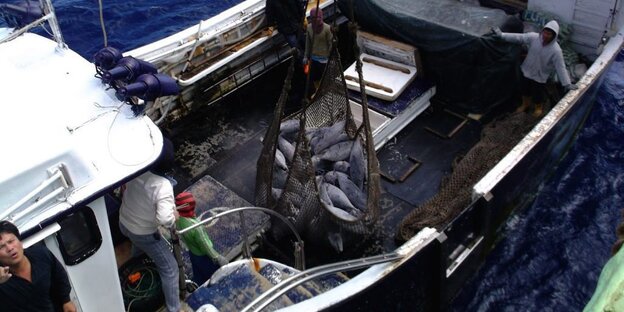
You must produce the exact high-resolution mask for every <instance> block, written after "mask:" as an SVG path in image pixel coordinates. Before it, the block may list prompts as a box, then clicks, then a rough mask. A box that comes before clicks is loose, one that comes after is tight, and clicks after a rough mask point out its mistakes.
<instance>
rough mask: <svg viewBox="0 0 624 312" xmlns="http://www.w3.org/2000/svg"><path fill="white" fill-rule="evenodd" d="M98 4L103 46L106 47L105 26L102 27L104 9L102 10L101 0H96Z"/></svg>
mask: <svg viewBox="0 0 624 312" xmlns="http://www.w3.org/2000/svg"><path fill="white" fill-rule="evenodd" d="M98 4H99V6H100V26H101V27H102V35H103V36H104V46H105V47H108V38H107V36H106V27H104V11H103V10H102V0H98Z"/></svg>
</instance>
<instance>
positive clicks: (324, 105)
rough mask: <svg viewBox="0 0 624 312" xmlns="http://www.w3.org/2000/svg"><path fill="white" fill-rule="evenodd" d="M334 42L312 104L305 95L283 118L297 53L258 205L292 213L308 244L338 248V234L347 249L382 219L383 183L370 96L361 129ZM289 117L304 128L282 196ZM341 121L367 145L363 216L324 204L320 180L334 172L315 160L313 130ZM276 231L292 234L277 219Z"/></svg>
mask: <svg viewBox="0 0 624 312" xmlns="http://www.w3.org/2000/svg"><path fill="white" fill-rule="evenodd" d="M333 46H334V47H333V48H332V49H331V54H330V56H329V59H328V63H327V65H326V67H325V71H324V73H323V76H322V78H321V81H320V84H319V87H318V89H317V90H316V93H315V94H314V95H313V96H312V98H311V100H310V101H309V102H308V100H307V99H303V101H302V109H301V110H299V111H297V112H295V113H294V114H292V115H290V116H286V117H283V111H284V107H285V105H286V102H287V101H288V94H289V91H290V87H291V80H292V77H293V72H294V66H296V65H295V62H296V59H297V57H293V60H292V61H291V64H290V67H289V69H288V74H287V77H286V80H285V83H284V87H283V89H282V92H281V95H280V97H279V99H278V103H277V105H276V109H275V112H274V116H273V120H272V122H271V124H270V125H269V127H268V129H267V132H266V135H265V137H264V140H263V149H262V151H261V154H260V157H259V159H258V162H257V175H256V190H255V191H256V192H255V201H256V205H258V206H262V207H269V208H271V209H273V210H275V211H276V212H278V213H280V214H282V215H284V216H286V217H287V218H288V219H289V220H290V221H292V222H293V224H294V225H295V228H296V230H297V231H298V232H299V233H300V234H301V235H302V236H303V237H304V238H305V240H306V243H312V244H314V245H317V246H321V247H327V246H328V245H331V246H333V247H334V248H335V249H338V248H336V246H335V244H332V243H331V238H330V237H331V236H332V235H340V236H341V241H342V242H343V243H344V245H345V248H347V247H348V246H352V245H354V244H356V243H357V242H361V241H363V238H364V237H367V236H368V235H370V234H371V233H372V232H373V231H374V228H375V224H376V222H377V219H378V217H379V196H380V190H379V187H380V181H379V164H378V160H377V155H376V153H375V150H374V144H373V140H372V134H371V130H370V129H371V128H370V123H369V120H368V115H367V107H368V106H367V103H366V100H365V99H364V100H363V103H362V107H363V111H364V112H365V116H364V118H363V122H362V124H361V125H360V126H359V127H358V126H357V125H356V123H355V121H354V119H353V116H352V113H351V108H350V105H349V100H348V97H347V87H346V83H345V79H344V76H343V69H342V65H341V62H340V56H339V53H338V51H337V48H336V44H334V45H333ZM360 76H361V75H360ZM288 121H291V122H292V121H294V122H297V123H298V125H299V126H298V130H296V135H293V138H292V140H293V144H294V146H295V148H294V154H293V157H292V160H291V161H289V162H288V170H287V171H288V173H287V178H286V181H285V183H284V187H283V189H281V194H277V193H276V192H275V190H276V185H278V184H280V183H279V182H277V181H279V179H280V178H279V177H277V176H276V175H279V174H278V170H279V169H276V168H275V166H276V165H275V164H276V151H277V150H278V149H279V148H278V145H279V144H280V142H279V140H280V125H282V124H283V123H284V122H288ZM337 124H338V125H339V126H338V127H342V125H344V126H343V127H344V132H345V133H346V135H347V136H348V139H347V141H351V142H355V143H353V144H357V143H358V142H360V143H361V148H362V151H363V156H364V159H365V160H366V162H365V163H366V167H365V172H366V175H365V177H366V178H365V181H364V183H363V185H362V191H363V192H364V193H365V196H366V197H365V208H364V209H362V210H361V214H360V211H358V214H357V216H354V217H352V218H344V215H340V214H339V215H337V214H336V213H335V212H336V210H332V209H328V207H327V205H326V204H324V203H322V202H321V197H320V196H321V194H320V190H319V185H320V184H322V183H325V182H324V181H323V182H320V180H319V179H322V178H323V174H325V173H327V172H328V171H331V168H324V169H319V167H320V166H319V165H316V166H315V164H314V163H313V160H312V159H313V158H312V157H313V156H314V148H313V147H311V145H310V142H311V139H310V129H318V128H325V127H330V126H334V125H337ZM341 131H342V129H341ZM306 134H308V135H306ZM282 136H283V135H282ZM338 144H339V143H338ZM317 153H318V151H317ZM347 160H348V159H347ZM321 162H323V161H321ZM272 234H273V236H274V238H275V239H277V240H280V239H282V238H284V237H286V236H287V235H290V234H289V233H288V229H287V227H286V226H285V225H283V224H282V223H281V222H273V224H272ZM340 249H342V248H340ZM338 251H341V250H338Z"/></svg>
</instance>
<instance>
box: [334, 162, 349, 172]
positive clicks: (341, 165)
mask: <svg viewBox="0 0 624 312" xmlns="http://www.w3.org/2000/svg"><path fill="white" fill-rule="evenodd" d="M350 166H351V165H350V164H349V162H348V161H344V160H340V161H337V162H335V163H334V166H333V168H334V170H336V171H340V172H344V173H349V167H350Z"/></svg>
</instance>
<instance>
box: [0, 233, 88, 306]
mask: <svg viewBox="0 0 624 312" xmlns="http://www.w3.org/2000/svg"><path fill="white" fill-rule="evenodd" d="M0 264H1V265H2V267H0V307H1V309H2V311H6V312H10V311H20V312H22V311H25V312H28V311H37V312H42V311H43V312H45V311H51V312H52V311H63V312H75V311H76V306H75V305H74V303H73V302H72V301H71V299H70V292H71V284H70V283H69V278H68V277H67V272H65V269H64V268H63V265H61V263H60V262H59V261H58V260H57V259H56V258H55V257H54V255H53V254H52V253H51V252H50V250H48V249H47V248H46V247H45V246H43V245H42V244H35V245H33V246H31V247H29V248H27V249H24V247H23V245H22V241H21V236H20V233H19V230H18V229H17V227H16V226H15V225H14V224H13V223H11V222H9V221H0Z"/></svg>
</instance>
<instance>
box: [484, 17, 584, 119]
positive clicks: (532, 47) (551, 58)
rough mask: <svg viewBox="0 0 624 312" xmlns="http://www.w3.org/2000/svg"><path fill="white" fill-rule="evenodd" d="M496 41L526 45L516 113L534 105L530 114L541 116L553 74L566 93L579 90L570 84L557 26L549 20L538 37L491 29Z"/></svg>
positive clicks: (531, 33) (532, 34) (555, 22)
mask: <svg viewBox="0 0 624 312" xmlns="http://www.w3.org/2000/svg"><path fill="white" fill-rule="evenodd" d="M492 32H493V34H494V37H495V38H498V39H501V40H504V41H507V42H511V43H517V44H524V45H526V46H528V52H527V55H526V58H525V59H524V61H523V62H522V65H521V67H520V69H521V71H522V81H521V89H522V104H521V106H520V107H518V109H517V110H516V111H517V112H523V111H526V110H527V109H528V108H529V107H530V106H531V105H533V106H534V111H533V115H534V116H536V117H539V116H541V115H542V113H543V109H544V103H545V101H546V82H547V80H548V78H549V76H550V75H551V74H552V73H553V72H556V73H557V76H558V77H559V81H560V83H561V85H562V86H563V87H564V88H565V89H566V90H568V91H569V90H576V89H578V87H577V86H576V85H575V84H573V83H572V82H571V81H570V75H569V74H568V71H567V70H566V67H565V62H564V59H563V53H562V51H561V47H560V46H559V43H557V36H558V35H559V24H558V23H557V21H555V20H551V21H549V22H548V23H546V25H545V26H544V27H543V28H542V31H541V32H540V33H539V34H538V33H535V32H530V33H522V34H514V33H505V32H502V31H501V30H500V28H494V29H492Z"/></svg>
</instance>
